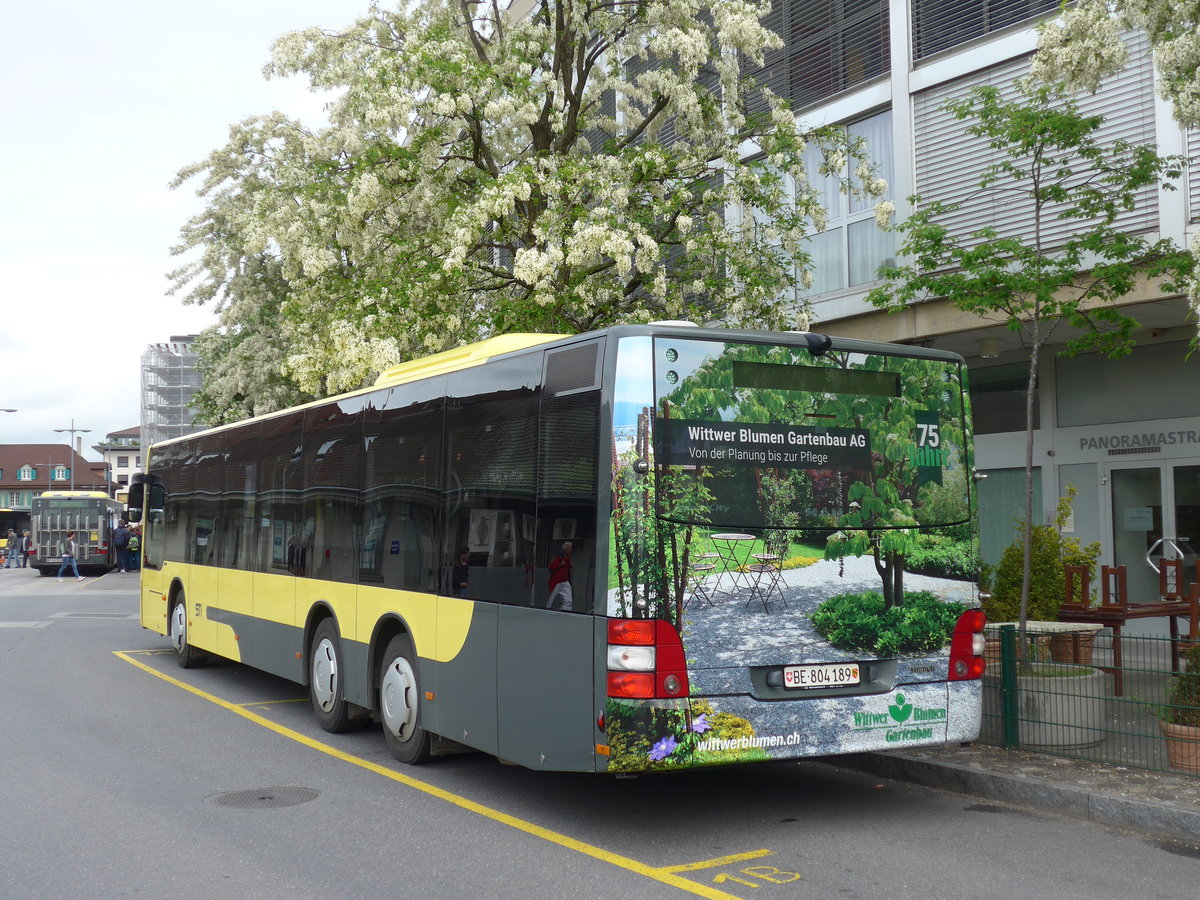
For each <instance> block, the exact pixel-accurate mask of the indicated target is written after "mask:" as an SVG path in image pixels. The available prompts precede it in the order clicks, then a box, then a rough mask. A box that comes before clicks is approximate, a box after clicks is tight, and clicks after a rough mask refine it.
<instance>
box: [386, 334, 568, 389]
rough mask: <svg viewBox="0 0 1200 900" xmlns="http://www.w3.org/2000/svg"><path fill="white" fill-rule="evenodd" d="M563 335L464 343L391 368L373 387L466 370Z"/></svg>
mask: <svg viewBox="0 0 1200 900" xmlns="http://www.w3.org/2000/svg"><path fill="white" fill-rule="evenodd" d="M568 336H569V335H565V334H501V335H497V336H496V337H491V338H487V339H485V340H482V341H477V342H475V343H474V344H466V345H465V346H462V347H456V348H455V349H453V350H443V351H442V352H441V353H434V354H433V355H432V356H423V357H421V358H420V359H412V360H409V361H408V362H402V363H400V364H399V365H395V366H392V367H391V368H390V369H388V370H387V371H385V372H383V373H382V374H381V375H380V376H379V378H378V380H376V382H375V387H388V386H389V385H393V384H404V383H405V382H409V381H416V380H417V379H418V378H428V377H429V376H431V375H440V374H441V373H442V372H452V371H454V370H456V369H466V368H469V367H470V366H476V365H479V364H480V363H485V362H487V361H488V360H489V359H491V358H492V357H493V356H500V355H501V354H504V353H512V352H514V351H516V350H526V349H528V348H529V347H536V346H538V345H539V344H548V343H550V342H551V341H557V340H560V339H561V338H565V337H568Z"/></svg>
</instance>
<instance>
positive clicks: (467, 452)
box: [442, 353, 541, 606]
mask: <svg viewBox="0 0 1200 900" xmlns="http://www.w3.org/2000/svg"><path fill="white" fill-rule="evenodd" d="M540 380H541V355H540V354H537V353H531V354H527V355H524V356H519V357H514V358H512V359H509V360H505V361H503V362H498V363H495V364H492V365H489V366H488V367H481V368H479V369H468V370H465V371H462V372H456V373H454V374H453V375H451V376H449V378H448V391H447V395H448V400H447V403H446V446H445V448H444V452H445V458H446V472H447V482H446V493H445V510H446V531H445V534H444V536H443V540H442V566H443V569H444V570H446V571H450V570H451V569H452V567H453V566H454V565H455V564H456V563H458V562H459V559H460V558H461V555H462V552H463V550H464V549H465V550H466V552H467V553H468V554H469V565H468V574H467V587H466V589H465V596H467V597H469V598H471V599H473V600H490V601H493V602H496V603H509V604H514V605H519V606H529V605H530V604H532V602H533V578H534V555H533V549H534V541H533V538H534V519H535V515H536V505H535V495H536V490H537V439H538V383H539V382H540Z"/></svg>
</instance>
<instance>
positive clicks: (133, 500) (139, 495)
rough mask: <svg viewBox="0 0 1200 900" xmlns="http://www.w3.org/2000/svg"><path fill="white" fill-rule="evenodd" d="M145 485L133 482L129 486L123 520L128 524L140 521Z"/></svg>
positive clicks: (143, 505) (143, 506) (143, 507)
mask: <svg viewBox="0 0 1200 900" xmlns="http://www.w3.org/2000/svg"><path fill="white" fill-rule="evenodd" d="M145 496H146V485H145V484H144V483H143V482H140V481H135V482H134V483H133V484H131V485H130V486H129V500H128V501H126V503H127V505H126V507H125V518H126V519H127V520H128V521H130V522H140V521H142V510H143V509H145V500H144V498H145Z"/></svg>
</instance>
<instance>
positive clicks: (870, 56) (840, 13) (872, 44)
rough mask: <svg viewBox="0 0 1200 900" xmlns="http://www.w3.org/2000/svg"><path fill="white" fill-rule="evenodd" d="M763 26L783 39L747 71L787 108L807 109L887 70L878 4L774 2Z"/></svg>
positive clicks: (884, 16)
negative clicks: (757, 65) (755, 65)
mask: <svg viewBox="0 0 1200 900" xmlns="http://www.w3.org/2000/svg"><path fill="white" fill-rule="evenodd" d="M763 24H764V25H765V26H766V27H767V28H770V29H771V30H772V31H774V32H775V33H776V34H777V35H779V37H780V38H782V39H783V43H784V46H783V47H782V48H780V49H779V50H771V51H768V52H767V53H766V54H764V56H763V66H762V67H761V68H757V67H754V66H749V65H748V66H747V72H748V73H749V74H750V75H752V76H753V77H754V78H755V79H756V80H757V81H758V82H759V83H761V84H763V85H765V86H766V87H769V88H770V89H771V90H772V91H774V92H775V93H776V94H778V95H779V96H780V97H782V98H783V99H785V100H788V101H789V102H790V103H791V105H792V109H800V108H802V107H805V106H812V105H813V104H815V103H818V102H820V101H821V100H824V99H826V98H827V97H831V96H833V95H834V94H836V93H838V92H839V91H843V90H846V89H847V88H852V87H855V86H856V85H859V84H862V83H864V82H867V81H870V80H871V79H873V78H876V77H878V76H880V75H884V74H886V73H887V72H888V71H889V58H888V52H889V51H888V46H889V43H888V4H887V3H885V2H883V0H776V2H774V3H772V6H771V12H770V13H769V14H768V15H767V16H766V17H765V18H764V19H763Z"/></svg>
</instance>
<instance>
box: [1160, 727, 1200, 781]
mask: <svg viewBox="0 0 1200 900" xmlns="http://www.w3.org/2000/svg"><path fill="white" fill-rule="evenodd" d="M1158 728H1159V730H1160V731H1162V734H1163V737H1164V738H1166V741H1167V764H1168V765H1170V767H1171V768H1172V769H1174V770H1175V771H1176V772H1190V773H1191V774H1193V775H1200V727H1197V726H1195V725H1175V724H1173V723H1171V722H1164V721H1162V720H1161V719H1160V720H1159V722H1158Z"/></svg>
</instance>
